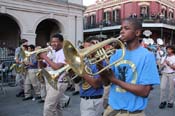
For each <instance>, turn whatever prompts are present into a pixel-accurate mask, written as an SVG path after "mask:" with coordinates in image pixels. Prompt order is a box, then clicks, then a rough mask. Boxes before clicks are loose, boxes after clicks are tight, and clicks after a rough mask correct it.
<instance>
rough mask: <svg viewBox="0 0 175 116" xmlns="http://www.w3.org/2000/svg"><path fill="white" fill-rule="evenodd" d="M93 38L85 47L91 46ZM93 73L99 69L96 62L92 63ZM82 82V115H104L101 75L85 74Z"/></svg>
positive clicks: (88, 40) (87, 41)
mask: <svg viewBox="0 0 175 116" xmlns="http://www.w3.org/2000/svg"><path fill="white" fill-rule="evenodd" d="M91 45H92V43H91V39H87V40H86V41H85V43H84V47H85V48H87V47H89V46H91ZM90 69H91V71H92V73H96V72H97V71H98V69H97V67H96V64H93V65H90ZM82 78H83V80H82V83H81V84H80V97H81V102H80V112H81V116H102V113H103V111H104V108H103V98H102V96H103V84H102V81H101V79H100V78H99V75H96V76H89V75H84V76H83V77H82Z"/></svg>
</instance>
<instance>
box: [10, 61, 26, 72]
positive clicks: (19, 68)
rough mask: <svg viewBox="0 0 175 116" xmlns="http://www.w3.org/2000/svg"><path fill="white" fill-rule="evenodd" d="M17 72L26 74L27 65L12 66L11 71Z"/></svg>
mask: <svg viewBox="0 0 175 116" xmlns="http://www.w3.org/2000/svg"><path fill="white" fill-rule="evenodd" d="M13 69H14V70H15V72H16V73H25V72H26V68H25V65H24V64H16V63H14V64H12V65H11V66H10V70H11V71H12V70H13Z"/></svg>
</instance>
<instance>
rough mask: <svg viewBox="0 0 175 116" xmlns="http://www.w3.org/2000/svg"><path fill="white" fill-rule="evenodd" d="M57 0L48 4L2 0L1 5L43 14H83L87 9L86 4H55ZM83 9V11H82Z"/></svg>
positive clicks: (35, 1)
mask: <svg viewBox="0 0 175 116" xmlns="http://www.w3.org/2000/svg"><path fill="white" fill-rule="evenodd" d="M54 3H55V2H50V3H48V4H47V2H46V1H42V2H41V1H39V0H8V1H4V0H1V2H0V5H1V6H5V7H6V9H11V10H17V11H28V12H36V13H43V14H50V13H54V14H59V15H61V16H68V14H69V15H71V14H73V13H74V12H75V13H76V14H77V15H78V16H81V15H82V13H83V11H84V10H85V7H84V6H81V5H76V4H73V3H68V4H58V3H56V4H54ZM80 11H81V12H80Z"/></svg>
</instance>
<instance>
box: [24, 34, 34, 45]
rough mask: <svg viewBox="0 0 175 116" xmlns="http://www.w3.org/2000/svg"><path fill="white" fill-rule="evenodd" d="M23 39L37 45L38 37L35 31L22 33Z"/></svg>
mask: <svg viewBox="0 0 175 116" xmlns="http://www.w3.org/2000/svg"><path fill="white" fill-rule="evenodd" d="M21 38H22V39H27V40H28V44H33V45H35V44H36V43H35V39H36V34H35V33H22V34H21Z"/></svg>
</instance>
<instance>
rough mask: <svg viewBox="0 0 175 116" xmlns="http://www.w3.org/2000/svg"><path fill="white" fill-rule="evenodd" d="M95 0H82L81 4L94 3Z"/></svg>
mask: <svg viewBox="0 0 175 116" xmlns="http://www.w3.org/2000/svg"><path fill="white" fill-rule="evenodd" d="M95 1H96V0H83V5H85V6H88V5H91V4H93V3H95Z"/></svg>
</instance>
